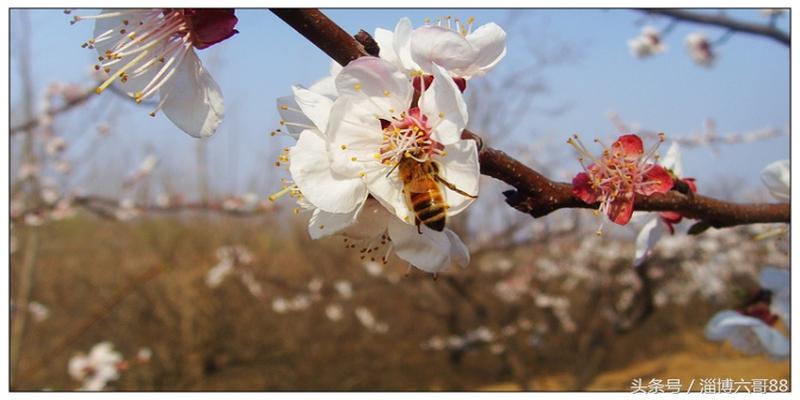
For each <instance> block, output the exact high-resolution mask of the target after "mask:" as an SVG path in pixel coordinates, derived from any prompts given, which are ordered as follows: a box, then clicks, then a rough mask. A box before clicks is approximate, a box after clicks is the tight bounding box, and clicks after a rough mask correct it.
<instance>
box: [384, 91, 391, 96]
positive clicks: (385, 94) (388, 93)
mask: <svg viewBox="0 0 800 400" xmlns="http://www.w3.org/2000/svg"><path fill="white" fill-rule="evenodd" d="M390 94H391V93H390V92H389V91H388V90H384V91H383V95H384V96H386V97H389V95H390Z"/></svg>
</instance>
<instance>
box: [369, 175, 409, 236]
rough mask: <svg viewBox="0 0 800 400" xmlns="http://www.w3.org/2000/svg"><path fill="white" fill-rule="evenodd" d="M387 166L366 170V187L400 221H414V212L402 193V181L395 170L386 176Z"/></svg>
mask: <svg viewBox="0 0 800 400" xmlns="http://www.w3.org/2000/svg"><path fill="white" fill-rule="evenodd" d="M389 171H390V170H389V169H388V168H380V169H373V170H370V171H369V172H367V176H366V178H367V180H366V182H367V188H368V189H369V192H370V193H371V194H372V196H373V197H375V199H377V200H378V201H379V202H380V203H381V204H383V206H384V207H386V209H387V210H389V212H391V213H393V214H394V215H396V216H397V218H399V219H400V220H402V221H406V223H408V224H413V223H414V213H413V212H412V211H411V210H410V209H409V206H408V204H407V203H406V197H405V194H404V193H403V182H402V181H401V180H400V179H399V177H398V174H397V171H396V170H395V171H394V172H393V173H392V174H391V175H389V176H388V177H387V176H386V174H387V173H388V172H389Z"/></svg>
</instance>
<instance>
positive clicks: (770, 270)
mask: <svg viewBox="0 0 800 400" xmlns="http://www.w3.org/2000/svg"><path fill="white" fill-rule="evenodd" d="M759 282H760V283H761V287H762V288H764V289H768V290H769V291H771V292H772V299H771V302H770V308H771V309H772V311H773V312H774V313H775V314H777V315H778V316H779V317H780V318H781V321H783V324H784V325H786V327H787V328H791V326H790V325H791V314H792V312H791V309H792V307H791V288H790V286H789V284H790V283H791V274H790V273H789V271H788V270H785V269H782V268H775V267H765V268H762V269H761V273H760V274H759Z"/></svg>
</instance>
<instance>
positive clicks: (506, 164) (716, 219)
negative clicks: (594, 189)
mask: <svg viewBox="0 0 800 400" xmlns="http://www.w3.org/2000/svg"><path fill="white" fill-rule="evenodd" d="M656 11H658V10H656ZM272 12H274V13H275V14H276V15H278V16H279V17H280V18H281V19H283V20H284V21H286V22H287V23H288V24H289V25H291V26H292V27H293V28H295V29H296V30H297V31H298V32H300V33H301V34H302V35H303V36H305V37H306V38H308V39H309V40H310V41H311V43H313V44H314V45H315V46H317V47H318V48H319V49H321V50H322V51H324V52H325V53H326V54H328V55H329V56H330V57H331V58H333V59H334V60H336V61H337V62H338V63H339V64H341V65H347V64H348V63H349V62H350V61H352V60H354V59H355V58H358V57H360V56H363V55H367V54H366V52H365V51H364V47H363V46H362V45H361V44H359V43H358V42H357V41H356V40H355V39H354V38H353V37H351V36H350V35H348V34H347V33H346V32H344V31H343V30H342V29H341V28H340V27H339V26H338V25H336V24H335V23H334V22H333V21H331V20H330V19H328V18H327V17H326V16H324V15H323V14H322V13H321V12H320V11H319V10H309V9H280V10H275V9H273V10H272ZM731 29H733V28H731ZM462 138H464V139H472V140H475V141H476V142H477V143H478V149H479V158H480V165H481V174H483V175H488V176H491V177H493V178H495V179H499V180H501V181H503V182H505V183H508V184H509V185H511V186H513V187H514V190H509V191H506V192H504V195H505V196H506V203H508V204H509V205H510V206H512V207H514V208H516V209H517V210H519V211H522V212H524V213H527V214H530V215H532V216H533V217H535V218H538V217H542V216H544V215H547V214H549V213H551V212H553V211H555V210H558V209H561V208H597V207H598V204H586V203H584V202H583V201H582V200H580V199H579V198H577V197H575V196H574V195H573V194H572V185H571V184H569V183H563V182H555V181H551V180H550V179H548V178H546V177H545V176H544V175H542V174H540V173H538V172H536V171H534V170H533V169H531V168H529V167H528V166H526V165H525V164H523V163H521V162H519V161H518V160H516V159H514V158H512V157H510V156H509V155H508V154H506V153H504V152H502V151H500V150H496V149H493V148H491V147H488V146H484V145H483V141H482V140H481V138H480V137H479V136H478V135H476V134H474V133H472V132H470V131H469V130H465V131H464V133H463V134H462ZM634 209H635V210H639V211H678V212H680V213H681V214H683V215H684V216H685V217H687V218H692V219H698V220H701V221H704V222H706V223H708V224H709V225H710V226H713V227H728V226H735V225H742V224H753V223H768V222H785V223H788V222H790V213H791V211H790V206H789V204H765V203H764V204H736V203H729V202H725V201H722V200H717V199H712V198H710V197H705V196H700V195H696V194H688V195H687V194H683V193H680V192H678V191H670V192H669V193H666V194H655V195H652V196H649V197H644V196H638V195H637V197H636V200H635V204H634Z"/></svg>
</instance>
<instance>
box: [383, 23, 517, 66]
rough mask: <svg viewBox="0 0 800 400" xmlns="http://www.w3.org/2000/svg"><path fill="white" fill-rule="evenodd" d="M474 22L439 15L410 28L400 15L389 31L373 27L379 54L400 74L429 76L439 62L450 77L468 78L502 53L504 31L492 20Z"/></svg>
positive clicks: (502, 54)
mask: <svg viewBox="0 0 800 400" xmlns="http://www.w3.org/2000/svg"><path fill="white" fill-rule="evenodd" d="M474 23H475V19H474V18H472V17H470V18H468V19H467V20H466V21H465V22H462V21H461V20H460V19H457V18H456V19H453V18H451V17H442V18H439V19H437V21H436V23H430V21H426V24H425V25H424V26H422V27H419V28H417V29H412V26H411V20H410V19H408V18H402V19H401V20H400V21H399V22H398V23H397V25H396V26H395V28H394V31H393V32H392V31H389V30H386V29H382V28H378V29H376V30H375V41H376V42H378V45H379V46H380V49H381V50H380V57H381V58H383V59H385V60H387V61H389V62H391V63H392V64H394V65H396V66H397V67H398V68H400V69H401V70H402V71H403V72H404V73H407V74H413V75H419V72H422V73H425V74H428V75H431V74H434V73H435V70H436V68H435V67H434V65H439V66H440V67H442V68H444V69H445V70H446V71H447V73H448V75H450V76H454V77H461V78H465V79H469V78H471V77H473V76H481V75H483V74H485V73H486V72H488V71H489V70H491V69H492V68H494V66H495V65H497V63H499V62H500V60H502V59H503V57H505V55H506V33H505V31H504V30H503V29H502V28H500V27H499V26H498V25H497V24H495V23H493V22H491V23H488V24H485V25H481V26H480V27H478V28H476V29H474V30H473V25H474Z"/></svg>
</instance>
